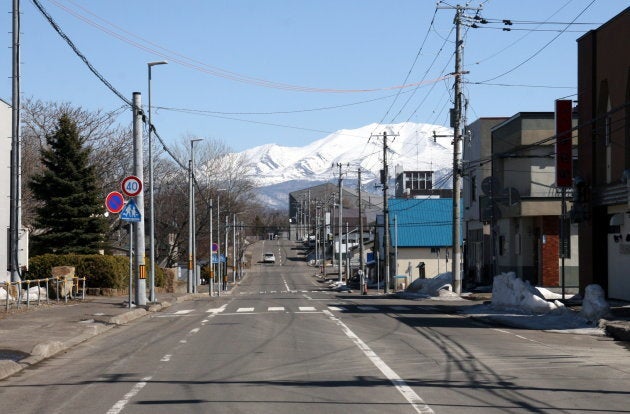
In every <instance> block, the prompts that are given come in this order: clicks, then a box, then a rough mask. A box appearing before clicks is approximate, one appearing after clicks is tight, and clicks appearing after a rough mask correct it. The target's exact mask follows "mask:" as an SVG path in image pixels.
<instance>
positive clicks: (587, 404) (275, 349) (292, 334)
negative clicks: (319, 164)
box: [0, 240, 630, 414]
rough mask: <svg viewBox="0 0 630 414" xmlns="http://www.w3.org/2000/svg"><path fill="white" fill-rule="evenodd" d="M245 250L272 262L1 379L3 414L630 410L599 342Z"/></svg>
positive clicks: (621, 359) (621, 371)
mask: <svg viewBox="0 0 630 414" xmlns="http://www.w3.org/2000/svg"><path fill="white" fill-rule="evenodd" d="M253 249H254V250H253V257H254V259H256V258H257V257H260V258H262V253H263V252H265V251H273V252H274V254H275V255H276V259H277V263H276V264H263V263H254V264H253V266H252V268H251V269H250V270H249V271H248V274H247V276H246V277H245V279H244V280H243V282H242V283H241V284H240V286H239V287H237V288H236V289H235V291H234V292H233V293H232V294H231V295H230V296H221V297H219V298H216V297H215V298H212V299H210V298H208V299H198V300H195V301H193V302H185V303H180V304H177V305H174V306H172V307H171V308H168V309H167V310H165V311H164V312H162V313H158V314H153V315H151V316H148V317H146V318H144V319H141V320H138V321H135V322H133V323H131V324H129V325H128V326H124V327H120V328H117V329H113V330H111V331H109V332H107V333H105V334H103V335H101V336H99V337H96V338H94V339H93V340H91V341H89V342H87V343H84V344H82V345H80V346H77V347H76V348H74V349H72V350H71V351H69V352H67V353H65V354H64V355H61V356H58V357H55V358H53V359H50V360H47V361H46V362H44V363H42V364H40V365H38V366H36V367H35V368H33V369H28V370H25V371H23V372H22V373H20V374H18V375H17V376H14V377H12V378H10V379H7V380H6V381H3V383H2V385H1V388H0V401H1V402H0V407H1V408H0V412H7V413H9V412H19V413H68V414H69V413H107V414H117V413H152V414H158V413H174V412H178V413H179V412H181V413H257V414H267V413H269V414H271V413H273V414H284V413H286V414H296V413H417V412H424V413H431V412H436V413H531V412H537V413H586V412H589V413H594V412H597V413H624V412H630V408H629V406H628V404H627V402H628V400H629V397H630V358H628V356H629V355H630V354H629V353H628V349H626V348H624V347H623V346H621V345H619V343H616V342H613V341H611V340H610V339H607V338H602V337H591V336H579V335H571V334H558V333H548V332H540V331H524V330H517V329H509V328H502V327H493V326H489V325H485V324H483V323H481V322H478V321H475V320H473V319H470V318H467V317H464V316H459V315H456V314H453V313H452V310H453V303H449V302H439V301H431V300H423V301H417V300H416V301H412V300H402V299H396V298H386V297H384V296H377V295H374V296H372V295H370V296H359V295H356V294H339V293H332V292H329V291H328V290H327V289H325V288H324V286H323V284H322V283H321V282H319V281H318V278H317V277H315V276H314V275H313V271H312V269H310V268H308V267H307V266H306V265H305V263H304V261H303V260H301V257H298V254H299V253H301V251H300V250H299V249H298V248H297V247H296V246H295V245H294V244H293V243H292V242H289V241H283V240H279V241H266V242H264V245H263V243H257V244H256V245H255V246H254V247H253Z"/></svg>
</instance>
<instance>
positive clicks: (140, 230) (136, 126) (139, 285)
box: [133, 92, 147, 306]
mask: <svg viewBox="0 0 630 414" xmlns="http://www.w3.org/2000/svg"><path fill="white" fill-rule="evenodd" d="M143 165H144V159H143V155H142V100H141V95H140V93H139V92H134V93H133V168H134V175H135V176H136V177H138V179H139V180H140V182H142V181H143V172H142V168H143ZM136 201H137V207H138V210H139V211H140V220H139V221H137V222H136V225H135V226H136V228H135V232H134V233H135V236H136V305H138V306H145V305H146V304H147V280H146V266H145V261H144V256H145V251H144V250H145V247H144V191H142V190H141V191H140V192H139V193H138V195H137V196H136Z"/></svg>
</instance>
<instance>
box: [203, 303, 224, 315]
mask: <svg viewBox="0 0 630 414" xmlns="http://www.w3.org/2000/svg"><path fill="white" fill-rule="evenodd" d="M226 306H227V304H225V305H223V306H221V307H220V308H212V309H208V310H207V311H206V313H214V314H217V313H221V312H223V311H224V310H225V308H226Z"/></svg>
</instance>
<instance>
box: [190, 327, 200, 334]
mask: <svg viewBox="0 0 630 414" xmlns="http://www.w3.org/2000/svg"><path fill="white" fill-rule="evenodd" d="M199 329H200V328H195V329H191V330H190V332H189V333H190V334H196V333H197V332H199Z"/></svg>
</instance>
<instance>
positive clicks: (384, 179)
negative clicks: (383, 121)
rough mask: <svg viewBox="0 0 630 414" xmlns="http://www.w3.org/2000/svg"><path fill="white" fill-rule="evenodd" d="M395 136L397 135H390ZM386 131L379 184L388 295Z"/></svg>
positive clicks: (386, 290)
mask: <svg viewBox="0 0 630 414" xmlns="http://www.w3.org/2000/svg"><path fill="white" fill-rule="evenodd" d="M392 136H397V135H392ZM387 149H388V147H387V131H383V169H382V170H381V184H382V185H383V228H384V230H383V249H384V250H385V252H384V253H385V254H384V256H385V258H384V259H385V269H384V270H385V271H384V273H385V275H384V277H383V278H384V280H385V293H386V294H387V293H389V259H390V258H389V247H390V246H389V245H390V240H389V239H390V237H389V205H388V202H387V190H388V189H389V185H388V181H389V170H388V166H387Z"/></svg>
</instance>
